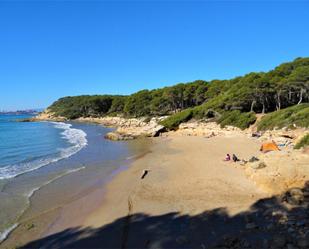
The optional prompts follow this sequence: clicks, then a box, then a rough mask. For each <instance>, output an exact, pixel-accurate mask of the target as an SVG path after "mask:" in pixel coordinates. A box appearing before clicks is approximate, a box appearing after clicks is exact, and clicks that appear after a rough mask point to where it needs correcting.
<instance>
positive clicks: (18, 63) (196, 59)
mask: <svg viewBox="0 0 309 249" xmlns="http://www.w3.org/2000/svg"><path fill="white" fill-rule="evenodd" d="M308 13H309V1H272V2H270V1H201V0H200V1H174V0H171V1H163V0H161V1H146V0H145V1H59V0H57V1H45V0H41V1H25V0H24V1H13V0H11V1H3V0H0V110H15V109H28V108H45V107H47V106H48V105H50V104H51V103H53V102H54V101H55V100H57V99H58V98H59V97H63V96H74V95H81V94H131V93H133V92H136V91H138V90H141V89H154V88H159V87H163V86H167V85H173V84H176V83H179V82H188V81H193V80H197V79H204V80H212V79H228V78H232V77H235V76H240V75H243V74H246V73H249V72H251V71H268V70H270V69H272V68H274V67H275V66H277V65H279V64H280V63H282V62H287V61H291V60H293V59H295V58H296V57H306V56H309V14H308Z"/></svg>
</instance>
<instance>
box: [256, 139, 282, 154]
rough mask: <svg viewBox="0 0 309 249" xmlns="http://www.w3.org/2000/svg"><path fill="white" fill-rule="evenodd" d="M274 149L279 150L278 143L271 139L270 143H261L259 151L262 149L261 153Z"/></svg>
mask: <svg viewBox="0 0 309 249" xmlns="http://www.w3.org/2000/svg"><path fill="white" fill-rule="evenodd" d="M274 150H279V148H278V145H277V144H276V143H275V142H274V141H272V142H271V143H263V144H262V146H261V148H260V151H262V152H263V153H266V152H269V151H274Z"/></svg>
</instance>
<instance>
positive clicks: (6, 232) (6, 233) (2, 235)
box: [0, 223, 18, 244]
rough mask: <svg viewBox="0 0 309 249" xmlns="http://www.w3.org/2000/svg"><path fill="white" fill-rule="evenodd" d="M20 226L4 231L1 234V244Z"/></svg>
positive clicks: (15, 225)
mask: <svg viewBox="0 0 309 249" xmlns="http://www.w3.org/2000/svg"><path fill="white" fill-rule="evenodd" d="M17 226H18V224H17V223H16V224H14V225H12V226H11V227H9V228H8V229H6V230H4V231H3V232H0V244H1V242H3V241H4V240H5V239H6V238H7V237H8V235H9V234H10V233H11V232H12V231H13V230H14V229H15V228H16V227H17Z"/></svg>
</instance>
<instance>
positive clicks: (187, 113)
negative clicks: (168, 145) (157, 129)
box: [160, 109, 192, 130]
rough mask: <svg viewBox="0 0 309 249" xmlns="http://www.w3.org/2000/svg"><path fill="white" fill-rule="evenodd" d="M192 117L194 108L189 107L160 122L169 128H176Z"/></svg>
mask: <svg viewBox="0 0 309 249" xmlns="http://www.w3.org/2000/svg"><path fill="white" fill-rule="evenodd" d="M191 118H192V109H187V110H184V111H182V112H179V113H176V114H174V115H172V116H170V117H168V118H166V119H164V120H163V121H162V122H160V124H161V125H163V126H164V127H165V128H166V129H168V130H176V129H177V128H178V126H179V125H180V124H181V123H183V122H186V121H188V120H190V119H191Z"/></svg>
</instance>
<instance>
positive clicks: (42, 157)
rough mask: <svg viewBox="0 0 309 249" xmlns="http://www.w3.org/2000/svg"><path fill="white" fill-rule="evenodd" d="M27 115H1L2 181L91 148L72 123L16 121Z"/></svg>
mask: <svg viewBox="0 0 309 249" xmlns="http://www.w3.org/2000/svg"><path fill="white" fill-rule="evenodd" d="M27 117H29V116H25V115H0V179H7V178H12V177H15V176H18V175H20V174H23V173H26V172H29V171H32V170H35V169H37V168H40V167H42V166H45V165H47V164H49V163H51V162H55V161H57V160H60V159H63V158H66V157H69V156H71V155H73V154H74V153H76V152H78V151H79V150H80V149H82V148H83V147H84V146H86V145H87V140H86V134H85V133H84V132H83V131H82V130H78V129H73V128H71V125H70V124H65V123H51V122H16V120H17V119H20V118H27Z"/></svg>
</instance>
